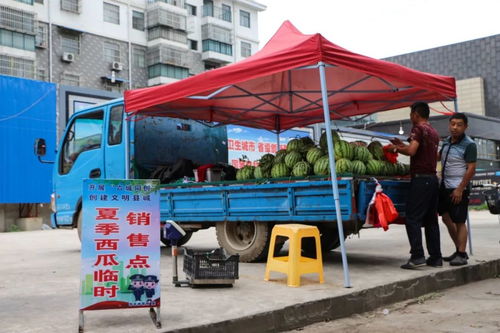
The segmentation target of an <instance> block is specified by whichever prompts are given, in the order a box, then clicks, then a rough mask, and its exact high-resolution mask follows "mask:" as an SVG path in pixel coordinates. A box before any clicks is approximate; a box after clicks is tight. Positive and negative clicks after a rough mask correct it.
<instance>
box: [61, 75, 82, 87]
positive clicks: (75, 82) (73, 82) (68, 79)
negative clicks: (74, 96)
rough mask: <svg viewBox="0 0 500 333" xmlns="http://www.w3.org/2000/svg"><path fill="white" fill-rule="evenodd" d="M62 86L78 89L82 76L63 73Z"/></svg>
mask: <svg viewBox="0 0 500 333" xmlns="http://www.w3.org/2000/svg"><path fill="white" fill-rule="evenodd" d="M61 84H64V85H67V86H76V87H78V86H80V75H78V74H71V73H62V74H61Z"/></svg>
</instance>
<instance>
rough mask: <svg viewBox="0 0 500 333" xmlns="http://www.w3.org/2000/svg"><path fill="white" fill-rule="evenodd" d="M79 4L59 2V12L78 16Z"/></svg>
mask: <svg viewBox="0 0 500 333" xmlns="http://www.w3.org/2000/svg"><path fill="white" fill-rule="evenodd" d="M80 2H81V0H61V10H64V11H67V12H71V13H76V14H79V13H80V9H81V4H80Z"/></svg>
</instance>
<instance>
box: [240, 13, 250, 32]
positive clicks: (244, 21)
mask: <svg viewBox="0 0 500 333" xmlns="http://www.w3.org/2000/svg"><path fill="white" fill-rule="evenodd" d="M240 25H241V26H242V27H247V28H250V13H249V12H247V11H244V10H241V9H240Z"/></svg>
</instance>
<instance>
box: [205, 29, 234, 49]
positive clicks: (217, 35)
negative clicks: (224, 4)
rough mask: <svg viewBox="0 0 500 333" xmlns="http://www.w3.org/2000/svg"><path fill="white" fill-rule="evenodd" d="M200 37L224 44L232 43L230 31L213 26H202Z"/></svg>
mask: <svg viewBox="0 0 500 333" xmlns="http://www.w3.org/2000/svg"><path fill="white" fill-rule="evenodd" d="M201 36H202V39H211V40H216V41H219V42H222V43H225V44H232V41H233V34H232V33H231V30H228V29H224V28H222V27H219V26H216V25H213V24H205V25H203V26H202V27H201Z"/></svg>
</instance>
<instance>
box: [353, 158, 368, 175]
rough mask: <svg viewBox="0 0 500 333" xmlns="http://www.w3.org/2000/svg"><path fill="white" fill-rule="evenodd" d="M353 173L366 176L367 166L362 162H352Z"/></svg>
mask: <svg viewBox="0 0 500 333" xmlns="http://www.w3.org/2000/svg"><path fill="white" fill-rule="evenodd" d="M352 173H353V174H355V175H364V174H365V173H366V166H365V164H364V163H363V162H361V161H352Z"/></svg>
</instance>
